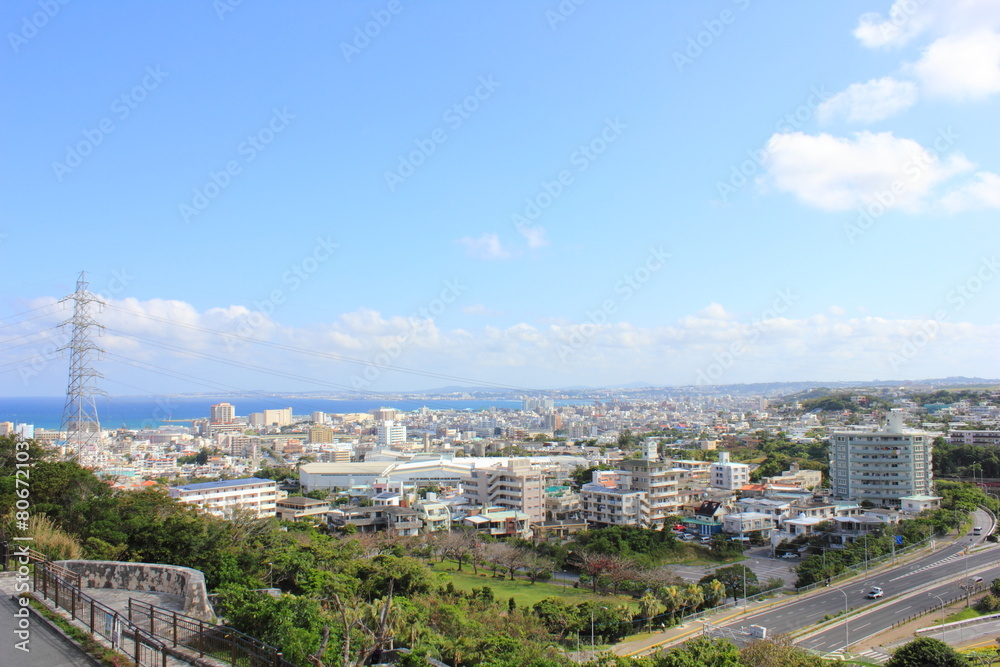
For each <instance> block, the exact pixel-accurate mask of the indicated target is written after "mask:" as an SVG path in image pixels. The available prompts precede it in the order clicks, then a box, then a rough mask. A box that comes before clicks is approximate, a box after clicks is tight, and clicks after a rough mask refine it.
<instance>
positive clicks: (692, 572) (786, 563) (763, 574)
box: [671, 546, 801, 586]
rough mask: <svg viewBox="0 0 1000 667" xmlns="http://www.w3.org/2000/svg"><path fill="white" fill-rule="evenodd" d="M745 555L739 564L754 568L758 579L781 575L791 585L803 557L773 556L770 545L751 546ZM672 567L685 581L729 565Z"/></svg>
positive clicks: (693, 579) (694, 579)
mask: <svg viewBox="0 0 1000 667" xmlns="http://www.w3.org/2000/svg"><path fill="white" fill-rule="evenodd" d="M744 555H746V556H747V559H746V560H743V561H740V562H739V563H738V564H739V565H745V566H747V567H749V568H750V569H751V570H753V573H754V574H756V575H757V580H758V581H767V580H768V579H771V578H774V577H780V578H781V579H783V580H784V581H785V585H786V586H791V585H793V584H794V583H795V579H796V578H797V575H796V574H795V566H796V565H798V564H799V562H800V561H801V558H799V557H793V558H772V557H771V547H769V546H764V547H750V548H749V549H747V550H746V551H745V552H744ZM671 567H672V569H673V570H674V571H675V572H676V573H677V576H679V577H681V578H682V579H684V580H685V581H698V580H699V579H701V578H702V577H704V576H705V575H706V574H711V573H712V572H714V571H715V569H716V568H718V567H727V565H713V566H711V567H703V566H691V565H674V566H671Z"/></svg>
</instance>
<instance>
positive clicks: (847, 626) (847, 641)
mask: <svg viewBox="0 0 1000 667" xmlns="http://www.w3.org/2000/svg"><path fill="white" fill-rule="evenodd" d="M836 590H837V592H838V593H840V594H841V595H843V596H844V650H845V651H846V650H847V647H848V646H850V645H851V622H850V621H849V620H848V619H847V591H845V590H842V589H840V588H838V589H836Z"/></svg>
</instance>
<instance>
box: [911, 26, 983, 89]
mask: <svg viewBox="0 0 1000 667" xmlns="http://www.w3.org/2000/svg"><path fill="white" fill-rule="evenodd" d="M907 69H909V70H911V71H912V72H913V74H914V75H915V76H916V77H917V78H918V79H919V80H920V82H921V84H922V86H923V89H924V91H925V92H926V93H927V94H928V95H937V96H940V97H948V98H952V99H956V100H967V99H982V98H984V97H988V96H990V95H993V94H995V93H997V92H1000V35H998V34H997V33H995V32H993V31H990V30H980V31H978V32H975V33H973V34H963V35H949V36H947V37H942V38H940V39H938V40H936V41H935V42H934V43H933V44H931V45H930V46H929V47H927V49H926V50H924V52H923V55H922V56H921V58H920V60H919V61H918V62H916V63H915V64H913V65H911V66H909V67H908V68H907Z"/></svg>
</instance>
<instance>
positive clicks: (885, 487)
mask: <svg viewBox="0 0 1000 667" xmlns="http://www.w3.org/2000/svg"><path fill="white" fill-rule="evenodd" d="M933 440H934V435H933V434H931V433H928V432H926V431H916V430H912V429H904V428H903V413H902V412H901V411H899V410H893V411H892V413H891V414H890V415H889V421H888V423H887V424H886V426H885V427H884V428H883V429H882V430H879V431H835V432H834V433H833V434H832V435H831V436H830V479H831V481H832V485H833V493H834V496H836V497H837V498H849V499H852V500H857V501H859V502H860V501H863V500H870V501H872V502H873V503H875V504H876V505H878V506H881V507H890V508H899V507H900V506H901V504H902V498H904V497H906V496H921V495H930V493H931V491H932V483H933V478H932V475H931V446H932V443H933Z"/></svg>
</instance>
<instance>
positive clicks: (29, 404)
mask: <svg viewBox="0 0 1000 667" xmlns="http://www.w3.org/2000/svg"><path fill="white" fill-rule="evenodd" d="M65 403H66V399H65V397H63V396H37V397H28V398H20V397H17V398H13V397H2V396H0V421H10V422H14V423H15V424H18V423H24V424H33V425H34V426H35V428H44V429H57V428H59V426H60V422H61V421H62V413H63V406H64V405H65ZM95 403H96V405H97V416H98V419H100V421H101V426H102V427H104V428H122V427H124V428H156V427H157V426H160V425H163V424H169V423H170V422H169V420H171V419H174V420H184V419H208V414H209V408H210V407H211V406H212V405H214V404H216V403H232V404H233V406H234V407H235V408H236V414H237V415H240V416H246V415H249V414H250V413H252V412H262V411H263V410H264V409H265V408H266V409H275V408H287V407H291V408H292V413H293V414H295V415H304V416H306V417H308V416H309V415H310V413H312V412H317V411H318V412H330V413H345V412H368V411H369V410H374V409H376V408H383V407H385V408H396V409H398V410H404V411H407V412H409V411H413V410H419V409H420V408H421V407H425V406H426V407H427V408H430V409H431V410H488V409H489V408H493V407H495V408H498V409H503V408H507V409H520V407H521V401H519V400H480V399H468V400H462V399H438V400H420V399H417V398H414V399H377V400H374V399H330V398H281V397H276V398H259V397H233V396H197V397H192V396H99V397H97V398H96V399H95ZM590 403H592V401H590V400H557V401H555V404H556V405H584V404H590Z"/></svg>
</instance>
